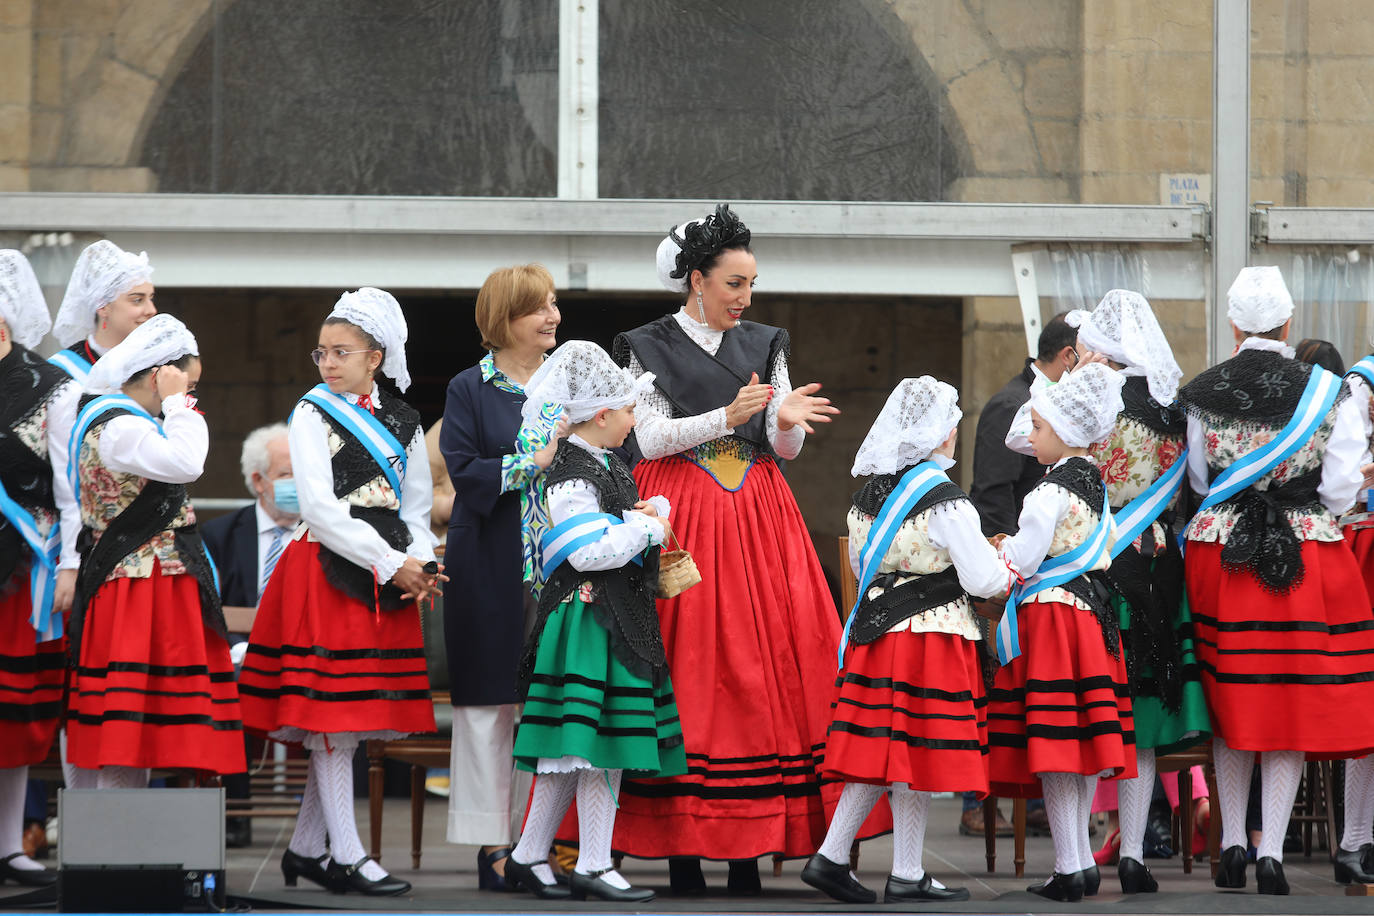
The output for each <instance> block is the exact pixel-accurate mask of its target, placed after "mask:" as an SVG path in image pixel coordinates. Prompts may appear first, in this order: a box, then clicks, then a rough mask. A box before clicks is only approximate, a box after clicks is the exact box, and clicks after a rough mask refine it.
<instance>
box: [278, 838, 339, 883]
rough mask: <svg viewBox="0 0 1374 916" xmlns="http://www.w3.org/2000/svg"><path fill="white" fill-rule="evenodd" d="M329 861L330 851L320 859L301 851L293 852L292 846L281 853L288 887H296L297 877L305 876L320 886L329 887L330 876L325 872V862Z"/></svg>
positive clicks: (282, 872) (283, 871) (283, 872)
mask: <svg viewBox="0 0 1374 916" xmlns="http://www.w3.org/2000/svg"><path fill="white" fill-rule="evenodd" d="M327 861H329V853H325V854H324V855H322V856H320V857H319V858H318V859H311V858H309V857H307V856H303V855H301V854H300V853H297V852H292V851H291V850H290V848H288V849H287V850H286V852H284V853H282V854H281V876H282V877H283V878H285V879H286V886H287V887H295V886H296V879H297V878H304V879H305V880H307V881H314V882H315V883H316V884H318V885H319V886H320V887H324V888H327V887H329V876H328V875H327V874H325V867H324V865H325V862H327Z"/></svg>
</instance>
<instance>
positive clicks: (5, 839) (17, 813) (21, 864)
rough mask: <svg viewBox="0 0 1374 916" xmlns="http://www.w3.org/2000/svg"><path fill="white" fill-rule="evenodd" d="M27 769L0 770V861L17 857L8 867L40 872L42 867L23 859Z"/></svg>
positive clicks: (27, 858) (25, 857)
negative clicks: (11, 856)
mask: <svg viewBox="0 0 1374 916" xmlns="http://www.w3.org/2000/svg"><path fill="white" fill-rule="evenodd" d="M28 782H29V768H28V767H27V766H22V767H11V768H10V769H7V770H0V858H3V857H4V856H8V855H11V854H13V853H19V854H18V855H16V856H15V857H14V858H13V859H10V860H9V864H10V867H12V868H19V869H23V870H25V871H42V870H43V866H42V865H39V864H38V863H37V862H35V861H34V860H33V859H30V858H29V857H28V856H26V855H24V798H25V796H26V795H27V794H28Z"/></svg>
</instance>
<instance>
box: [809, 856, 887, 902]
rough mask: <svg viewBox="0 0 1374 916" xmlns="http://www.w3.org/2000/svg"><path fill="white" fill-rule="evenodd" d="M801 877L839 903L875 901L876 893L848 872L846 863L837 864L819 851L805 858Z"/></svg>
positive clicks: (876, 899) (876, 898)
mask: <svg viewBox="0 0 1374 916" xmlns="http://www.w3.org/2000/svg"><path fill="white" fill-rule="evenodd" d="M801 879H802V880H803V881H805V882H806V883H807V884H809V885H811V886H812V887H814V888H815V889H816V890H818V891H824V892H825V893H827V894H829V895H830V896H831V897H834V898H835V899H836V900H838V901H840V902H841V903H876V902H877V901H878V895H877V894H875V893H873V891H871V890H869V889H868V888H866V887H864V886H863V885H862V884H860V883H859V882H858V881H856V880H855V879H854V876H853V875H851V874H850V873H849V866H848V865H837V864H835V863H834V862H831V861H830V860H829V859H827V858H826V857H825V856H823V855H821V854H820V853H819V852H818V853H816V854H815V855H813V856H812V857H811V858H809V859H807V860H806V866H805V867H804V868H803V869H802V873H801Z"/></svg>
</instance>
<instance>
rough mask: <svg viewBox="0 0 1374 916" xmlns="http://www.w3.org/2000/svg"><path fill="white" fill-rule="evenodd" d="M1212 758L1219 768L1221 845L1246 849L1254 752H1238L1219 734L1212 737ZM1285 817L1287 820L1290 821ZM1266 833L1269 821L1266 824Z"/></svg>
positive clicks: (1248, 839) (1248, 842)
mask: <svg viewBox="0 0 1374 916" xmlns="http://www.w3.org/2000/svg"><path fill="white" fill-rule="evenodd" d="M1212 759H1213V760H1214V761H1215V762H1216V770H1217V795H1219V796H1220V797H1219V798H1218V799H1217V803H1218V804H1219V805H1220V806H1221V848H1222V849H1223V850H1226V849H1230V848H1231V847H1232V846H1239V847H1240V848H1241V849H1246V848H1247V847H1249V845H1250V838H1249V837H1248V836H1247V835H1246V833H1245V808H1246V806H1247V805H1248V804H1249V803H1250V774H1251V772H1252V771H1253V770H1254V767H1255V752H1254V751H1238V750H1235V749H1234V748H1230V747H1227V746H1226V742H1225V741H1223V740H1222V739H1221V738H1220V737H1214V738H1213V739H1212ZM1287 820H1288V818H1287V817H1285V818H1284V821H1285V822H1287ZM1264 826H1265V831H1264V832H1265V833H1268V832H1269V829H1268V828H1269V824H1268V823H1267V822H1266V823H1265V825H1264Z"/></svg>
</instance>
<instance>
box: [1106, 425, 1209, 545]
mask: <svg viewBox="0 0 1374 916" xmlns="http://www.w3.org/2000/svg"><path fill="white" fill-rule="evenodd" d="M1186 447H1187V440H1186V437H1185V436H1184V435H1182V434H1179V435H1174V434H1172V433H1166V432H1160V431H1159V430H1156V429H1151V428H1150V427H1149V426H1146V425H1145V424H1144V423H1142V422H1140V421H1139V420H1137V419H1133V418H1131V417H1128V416H1126V415H1125V414H1122V415H1121V416H1120V418H1119V419H1118V420H1117V421H1116V427H1115V428H1114V429H1113V430H1112V433H1111V435H1110V436H1108V437H1107V439H1106V440H1104V441H1102V442H1097V443H1094V444H1093V445H1092V446H1091V447H1090V448H1089V449H1088V454H1089V455H1090V456H1091V457H1092V459H1093V460H1094V461H1096V462H1097V464H1098V466H1099V467H1100V468H1101V469H1102V480H1103V482H1104V483H1106V485H1107V503H1108V504H1109V505H1110V506H1111V507H1112V511H1113V512H1117V511H1120V510H1121V509H1122V508H1124V507H1125V506H1126V505H1127V504H1128V503H1130V501H1131V500H1133V499H1135V498H1136V497H1137V496H1139V495H1140V494H1142V493H1144V492H1145V491H1146V490H1148V489H1149V488H1150V485H1151V484H1153V483H1154V482H1155V481H1156V480H1158V479H1159V477H1160V475H1161V474H1163V473H1164V472H1165V471H1167V470H1169V468H1171V467H1173V466H1174V462H1176V461H1178V459H1179V457H1180V456H1181V455H1182V454H1183V452H1184V449H1185V448H1186ZM1182 492H1183V490H1182V488H1180V489H1179V493H1180V494H1181V493H1182ZM1179 498H1180V497H1179V496H1175V497H1174V499H1173V501H1172V502H1170V503H1169V505H1168V506H1166V507H1165V508H1164V511H1165V512H1168V511H1169V510H1170V509H1172V508H1174V507H1175V506H1177V505H1178V501H1179ZM1151 527H1152V529H1153V534H1154V543H1155V544H1163V543H1164V537H1165V534H1164V526H1163V525H1161V524H1160V523H1159V522H1158V521H1155V522H1154V524H1153V525H1152V526H1151ZM1142 537H1143V534H1142ZM1139 541H1140V538H1137V539H1136V542H1137V544H1139Z"/></svg>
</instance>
